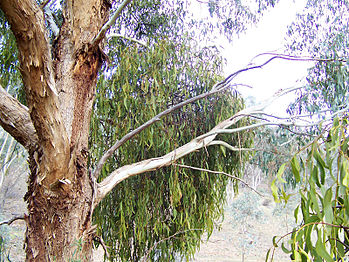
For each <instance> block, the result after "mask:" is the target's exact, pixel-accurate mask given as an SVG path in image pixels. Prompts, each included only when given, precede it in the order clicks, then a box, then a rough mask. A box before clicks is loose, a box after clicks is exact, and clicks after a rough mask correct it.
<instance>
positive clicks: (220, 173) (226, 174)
mask: <svg viewBox="0 0 349 262" xmlns="http://www.w3.org/2000/svg"><path fill="white" fill-rule="evenodd" d="M172 165H174V166H178V167H182V168H189V169H193V170H197V171H203V172H208V173H212V174H218V175H225V176H227V177H230V178H232V179H235V180H237V181H239V182H241V183H243V184H244V185H245V186H247V187H248V188H249V189H251V190H253V191H254V192H256V193H257V194H258V195H260V196H261V197H264V196H263V194H261V193H260V192H258V191H257V190H256V189H254V188H253V187H251V186H250V185H249V184H247V183H246V182H245V181H244V180H242V179H241V178H239V177H237V176H233V175H231V174H228V173H226V172H223V171H214V170H209V169H206V168H201V167H194V166H188V165H183V164H176V163H173V164H172Z"/></svg>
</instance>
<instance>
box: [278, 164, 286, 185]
mask: <svg viewBox="0 0 349 262" xmlns="http://www.w3.org/2000/svg"><path fill="white" fill-rule="evenodd" d="M285 168H286V163H284V164H282V165H281V166H280V168H279V171H278V173H277V175H276V177H277V178H278V180H279V181H280V182H281V183H286V180H285V179H283V178H282V175H283V173H284V171H285Z"/></svg>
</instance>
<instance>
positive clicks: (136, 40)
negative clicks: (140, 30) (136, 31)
mask: <svg viewBox="0 0 349 262" xmlns="http://www.w3.org/2000/svg"><path fill="white" fill-rule="evenodd" d="M113 37H119V38H124V39H126V40H128V41H132V42H135V43H137V44H140V45H142V46H144V47H148V46H147V44H146V43H144V42H142V41H140V40H138V39H136V38H132V37H128V36H124V35H121V34H114V33H113V34H108V40H109V39H111V38H113Z"/></svg>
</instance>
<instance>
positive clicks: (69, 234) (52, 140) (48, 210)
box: [0, 0, 250, 261]
mask: <svg viewBox="0 0 349 262" xmlns="http://www.w3.org/2000/svg"><path fill="white" fill-rule="evenodd" d="M130 2H131V1H129V0H125V1H122V2H116V3H113V4H111V3H109V2H108V1H62V2H61V3H60V4H58V3H56V4H50V1H45V2H42V3H37V2H35V1H34V0H25V1H23V0H21V1H10V2H8V1H0V8H1V10H2V11H3V14H4V16H2V25H3V27H2V30H3V31H4V32H5V33H4V34H3V35H2V38H1V47H2V48H1V49H2V50H5V49H6V48H13V51H12V52H10V51H6V52H7V54H8V57H9V58H6V57H5V56H4V57H3V59H4V63H3V64H2V66H3V68H2V70H3V79H2V82H1V83H2V85H4V86H5V85H10V84H13V85H14V86H15V87H16V89H18V92H20V90H21V86H22V87H23V89H22V90H24V93H25V96H19V98H18V99H16V98H14V97H13V96H11V95H10V93H9V92H7V91H6V90H5V89H4V88H2V87H1V88H0V95H1V100H0V124H1V126H2V127H3V128H4V129H5V130H6V131H7V132H8V133H9V134H10V135H11V136H13V137H14V138H15V139H16V140H17V141H18V142H19V143H20V144H22V145H23V146H24V147H25V149H26V150H27V151H28V153H29V159H28V162H29V168H30V176H29V186H28V192H27V194H26V196H25V199H26V201H27V202H28V215H25V217H24V219H25V221H26V223H27V232H26V239H25V243H26V245H25V249H26V254H27V260H28V261H67V260H68V259H72V258H74V259H75V258H79V259H81V260H86V261H88V260H91V250H92V239H93V238H94V237H95V236H96V235H95V226H93V225H92V214H93V212H94V210H95V208H96V207H97V206H98V204H99V203H100V201H101V200H102V199H103V198H105V197H106V196H107V195H108V193H110V192H111V191H112V189H113V188H114V187H115V186H116V185H118V188H117V189H116V190H115V192H113V194H112V196H111V197H109V198H108V199H107V200H106V201H105V203H104V205H103V206H101V207H100V210H99V212H98V214H97V215H96V221H97V222H99V223H102V222H101V221H102V218H104V219H105V216H108V217H110V218H111V219H110V220H105V222H104V225H103V224H101V225H102V226H104V227H106V228H103V229H104V230H106V231H105V232H104V233H103V234H104V237H105V238H106V239H107V240H108V242H109V243H110V244H111V245H113V247H117V248H118V251H115V249H112V250H113V252H115V253H113V255H114V256H115V257H118V258H121V259H123V260H127V259H135V260H137V259H140V258H141V256H144V255H149V256H150V257H152V258H153V259H155V258H158V257H159V256H160V255H161V257H162V258H164V259H165V260H168V259H174V256H175V254H177V253H180V252H181V253H182V254H181V255H182V256H183V255H185V254H188V255H189V254H192V253H193V252H194V250H195V247H196V246H197V245H198V243H199V241H198V237H199V236H200V235H201V233H202V230H203V229H204V228H208V230H209V232H210V231H211V230H212V227H213V221H214V219H215V218H217V217H218V216H219V215H220V213H221V204H222V202H223V200H224V188H225V185H226V179H225V178H223V177H221V176H214V177H213V176H212V175H208V174H207V173H203V174H198V173H195V172H190V173H189V172H187V171H185V170H183V169H181V168H178V167H177V168H174V167H171V166H173V165H174V164H175V163H176V161H177V160H178V159H180V158H183V157H186V158H185V160H183V161H188V163H189V162H190V163H191V164H197V165H199V166H202V167H211V166H213V165H216V166H218V168H222V165H223V162H224V164H225V165H226V166H227V169H228V170H229V169H231V170H232V169H233V168H236V167H237V166H238V165H240V164H241V163H243V161H244V157H243V154H242V153H239V154H231V153H227V152H226V150H223V149H222V152H214V151H211V149H210V145H217V144H218V145H223V146H228V148H230V149H232V148H233V149H234V150H238V151H239V148H237V147H242V146H244V145H248V144H250V139H249V137H248V136H247V137H245V136H242V135H239V136H233V138H231V137H229V140H225V141H224V139H228V137H227V136H224V135H218V134H219V133H220V132H221V130H225V129H227V128H229V127H231V126H233V125H234V124H236V123H237V122H238V121H239V120H240V122H239V124H242V125H243V124H244V123H243V121H242V118H243V116H244V115H243V114H242V113H241V114H236V115H235V116H234V117H229V118H227V119H226V120H225V121H222V122H219V121H221V120H222V119H223V117H225V116H227V115H228V113H229V116H232V115H233V113H234V111H235V112H236V110H239V109H241V108H242V102H241V99H240V98H234V97H230V98H229V95H231V94H230V92H228V91H229V90H231V89H230V88H231V87H232V86H234V85H232V84H231V83H230V81H231V80H232V79H233V78H234V76H236V75H237V74H238V73H240V72H243V71H244V70H241V71H238V72H237V73H236V74H233V75H231V76H229V77H228V78H227V79H224V80H223V81H221V82H218V83H217V82H216V84H214V81H219V80H222V78H220V77H219V76H218V73H219V70H220V60H219V58H217V57H216V55H215V53H214V50H211V49H203V50H200V49H195V48H193V47H192V44H191V43H190V41H188V42H186V41H187V40H186V38H184V37H183V36H182V35H181V32H182V31H181V30H178V35H177V34H172V35H171V34H169V30H168V26H169V27H170V28H171V29H174V28H176V29H180V28H184V27H183V25H184V24H185V22H186V21H185V20H184V16H181V15H180V16H176V15H174V14H175V12H177V11H178V10H181V8H183V4H184V3H185V2H180V1H178V2H172V3H166V4H164V3H162V2H160V1H155V2H152V1H149V2H148V1H135V2H132V3H133V4H132V5H129V4H130ZM238 4H239V2H238V1H237V2H236V3H235V5H233V6H232V8H234V7H238ZM49 7H50V8H49ZM110 10H112V11H113V12H112V14H113V15H112V16H111V17H110V19H109V20H108V18H109V12H110ZM124 10H126V11H127V12H122V11H124ZM215 10H219V9H215ZM121 14H122V16H121ZM184 14H185V13H184ZM153 15H154V16H153ZM127 16H132V17H133V19H134V20H132V19H127ZM5 19H6V21H5ZM116 19H119V21H120V23H119V24H116V25H115V27H113V28H111V29H110V27H111V26H112V25H114V23H115V20H116ZM133 21H134V22H133ZM178 21H179V22H181V23H177V22H178ZM129 25H134V27H129ZM108 29H110V33H114V34H116V35H113V36H111V35H110V37H111V40H109V43H108V44H107V45H105V46H104V45H103V42H104V39H105V36H106V35H105V34H106V31H107V30H108ZM9 30H11V31H12V33H13V35H12V34H11V33H10V32H9ZM175 32H176V30H175ZM117 34H123V37H120V36H118V35H117ZM159 35H161V37H158V36H159ZM154 36H156V37H154ZM139 40H143V41H144V42H145V44H146V46H147V47H146V48H144V47H142V46H137V45H138V44H135V43H133V42H139ZM14 43H16V47H15V45H14ZM16 50H18V52H17V51H16ZM189 51H190V52H189ZM6 52H5V51H2V53H3V54H5V53H6ZM212 52H213V53H212ZM108 58H109V59H108ZM209 58H210V62H209V63H208V62H207V60H209ZM107 61H109V62H110V66H109V67H107V66H106V65H107V63H106V62H107ZM177 62H178V63H180V64H177ZM204 62H205V63H204ZM192 67H194V68H195V69H194V68H192ZM101 69H102V70H101ZM193 69H194V70H193ZM187 71H188V72H187ZM19 72H20V74H21V80H22V81H19V77H18V76H19ZM99 76H100V77H99ZM98 77H99V79H98ZM5 79H9V80H8V81H5ZM172 81H173V82H172ZM97 82H98V88H97V89H96V85H97ZM207 90H209V91H208V92H206V93H203V94H200V93H201V92H204V91H207ZM223 91H226V92H228V93H227V95H228V98H227V100H222V99H219V98H220V96H221V95H219V94H218V93H219V92H223ZM195 95H197V96H196V97H195ZM209 95H211V97H208V96H209ZM213 95H214V96H213ZM95 97H97V98H98V99H97V100H95ZM188 97H191V99H190V100H188V102H184V101H185V99H186V98H188ZM205 97H207V98H206V100H201V101H199V99H203V98H205ZM155 98H157V99H156V100H155ZM21 101H22V103H21ZM95 101H96V102H95ZM181 102H183V103H181ZM189 102H192V103H191V104H190V105H189ZM177 103H179V104H178V106H177V105H175V104H177ZM25 105H27V106H28V107H26V106H25ZM171 105H174V106H173V107H172V109H171V110H167V111H166V110H165V111H163V113H160V115H158V116H155V115H156V114H157V113H159V112H161V111H162V110H164V109H165V108H168V107H170V108H171ZM226 105H229V106H228V107H224V106H226ZM183 106H186V108H185V110H182V111H178V112H176V113H175V114H173V115H170V116H166V115H169V113H171V112H172V111H173V110H174V109H179V108H181V107H183ZM139 108H141V109H143V110H141V111H135V110H136V109H139ZM233 110H234V111H233ZM105 113H109V114H114V115H113V116H114V118H113V117H111V116H106V115H103V114H105ZM214 113H216V115H214ZM217 113H218V114H217ZM92 114H93V118H92V121H91V119H90V117H91V115H92ZM163 116H166V118H163V119H162V121H161V122H159V121H160V117H163ZM151 117H153V118H152V119H151V120H150V121H149V122H147V123H146V124H145V125H143V126H142V125H141V122H144V121H145V120H147V118H148V119H150V118H151ZM194 121H195V125H194V124H193V123H194ZM155 122H158V123H156V124H154V123H155ZM150 124H153V125H152V126H151V127H150V128H148V129H147V130H144V129H145V128H146V127H148V126H150ZM215 124H217V125H216V126H214V125H215ZM137 127H138V128H137ZM188 127H189V129H190V131H188V130H187V129H185V128H188ZM113 128H114V129H113ZM156 128H157V129H156ZM210 128H212V129H211V131H208V130H210ZM161 130H162V131H163V132H164V134H166V136H165V137H161V136H160V135H159V132H160V131H161ZM90 131H91V136H89V133H90ZM130 131H131V132H130ZM141 131H142V132H141ZM205 132H206V134H204V135H202V136H199V137H195V136H197V135H198V134H200V133H205ZM207 132H208V133H207ZM138 133H141V134H139V136H137V137H135V135H136V134H138ZM123 134H126V135H125V136H124V137H123V138H121V137H122V135H123ZM131 138H133V140H130V139H131ZM192 138H193V139H192ZM216 138H217V139H216ZM116 139H120V140H116ZM190 139H192V140H191V141H190ZM101 141H103V142H105V143H106V144H107V145H108V144H109V146H110V145H112V147H110V148H109V147H107V146H105V147H103V145H102V143H101ZM188 141H190V142H188ZM226 141H228V142H231V141H233V146H234V145H236V147H235V148H234V147H232V146H231V145H230V146H229V145H228V144H227V143H226ZM89 142H90V143H91V151H90V146H89ZM185 142H187V144H184V145H183V143H185ZM234 143H236V144H234ZM107 148H109V149H108V150H107V151H106V153H103V151H102V150H106V149H107ZM201 148H205V149H204V150H203V152H202V153H199V154H196V153H194V152H195V151H197V150H198V149H201ZM166 153H167V154H166ZM222 154H223V155H224V154H225V156H226V158H225V159H222V157H221V155H222ZM144 159H145V160H144ZM140 160H142V161H140ZM97 161H98V162H97ZM133 161H134V163H133ZM137 161H139V162H137ZM132 163H133V164H132ZM184 163H186V162H184ZM89 167H90V168H91V169H90V168H89ZM166 167H167V168H166ZM160 168H161V171H160V172H159V173H158V174H155V173H154V172H153V171H155V170H157V169H160ZM145 172H148V173H147V175H145V176H142V177H141V176H140V178H137V175H140V174H142V173H145ZM134 176H135V177H136V179H133V180H132V179H129V178H130V177H134ZM96 179H98V181H96ZM123 181H124V182H123ZM121 182H123V183H122V184H120V183H121ZM156 201H159V202H156ZM115 209H116V212H115ZM160 219H162V220H160ZM147 223H151V224H150V225H149V224H147ZM144 225H148V226H147V227H146V230H144V229H143V228H141V226H144ZM109 229H110V230H109ZM197 229H198V230H197ZM101 230H102V227H99V231H101ZM186 230H187V231H186ZM108 232H110V233H108ZM100 233H101V232H100ZM171 234H172V235H171ZM114 236H118V239H117V242H114V243H112V239H114ZM163 237H165V238H166V237H167V239H171V240H174V241H171V242H170V241H163V240H162V239H163ZM145 239H146V240H147V241H145V242H143V243H142V242H140V241H144V240H145ZM145 252H146V254H144V253H145Z"/></svg>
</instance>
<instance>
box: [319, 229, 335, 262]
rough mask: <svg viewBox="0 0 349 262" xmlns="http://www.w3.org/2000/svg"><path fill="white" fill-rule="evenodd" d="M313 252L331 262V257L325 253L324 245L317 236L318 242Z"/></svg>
mask: <svg viewBox="0 0 349 262" xmlns="http://www.w3.org/2000/svg"><path fill="white" fill-rule="evenodd" d="M315 250H316V252H317V253H318V254H319V255H320V257H321V258H324V259H325V260H326V261H327V262H333V259H332V257H331V255H330V254H329V253H328V252H327V250H326V247H325V244H324V243H322V241H321V237H320V236H319V235H318V240H317V241H316V245H315Z"/></svg>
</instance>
